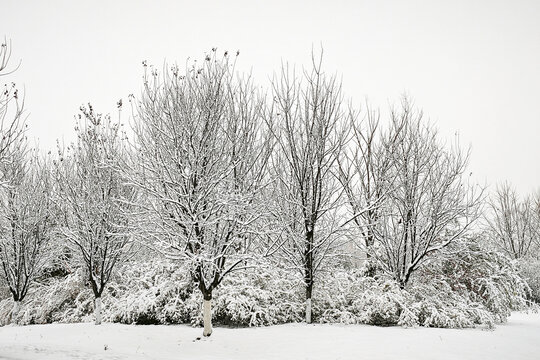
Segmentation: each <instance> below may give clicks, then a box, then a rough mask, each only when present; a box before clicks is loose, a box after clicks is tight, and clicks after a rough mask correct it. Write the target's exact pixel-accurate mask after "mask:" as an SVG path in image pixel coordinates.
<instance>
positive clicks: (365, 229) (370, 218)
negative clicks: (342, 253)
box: [338, 105, 401, 276]
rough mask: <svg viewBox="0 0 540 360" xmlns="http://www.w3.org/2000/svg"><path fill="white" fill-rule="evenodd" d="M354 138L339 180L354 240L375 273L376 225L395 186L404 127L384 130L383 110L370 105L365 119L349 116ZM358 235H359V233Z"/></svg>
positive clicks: (370, 273) (369, 270)
mask: <svg viewBox="0 0 540 360" xmlns="http://www.w3.org/2000/svg"><path fill="white" fill-rule="evenodd" d="M349 119H350V122H349V127H350V129H351V135H352V136H351V140H350V141H349V142H348V144H347V146H346V147H345V151H344V154H343V156H342V157H340V158H339V160H338V163H339V181H340V183H341V186H342V187H343V190H344V192H345V194H346V197H347V202H348V207H349V211H350V213H351V215H352V224H354V227H355V228H356V229H355V230H356V231H354V232H353V235H352V236H353V238H355V239H356V238H359V239H360V240H361V241H353V244H356V245H357V246H358V247H359V248H360V249H361V250H362V251H363V252H365V256H366V262H365V269H366V274H367V275H368V276H374V275H375V273H376V269H377V264H376V259H375V258H374V252H375V244H376V242H377V241H378V240H379V238H378V236H379V235H380V234H378V233H377V227H376V224H377V223H378V221H379V219H380V218H381V216H384V213H383V207H382V203H383V202H384V200H385V197H386V196H388V194H389V192H391V191H392V189H393V186H394V185H393V179H394V178H395V172H392V171H391V169H392V166H393V156H392V150H391V149H392V147H394V146H396V142H397V141H399V134H400V130H401V129H400V128H395V129H394V130H395V131H394V132H391V133H390V132H389V133H386V132H384V130H382V129H381V127H382V125H381V124H380V113H379V112H378V111H374V110H372V109H370V107H369V105H367V106H366V112H365V115H364V118H363V119H361V120H360V118H359V116H358V114H354V113H352V114H351V116H350V117H349ZM357 234H358V235H357Z"/></svg>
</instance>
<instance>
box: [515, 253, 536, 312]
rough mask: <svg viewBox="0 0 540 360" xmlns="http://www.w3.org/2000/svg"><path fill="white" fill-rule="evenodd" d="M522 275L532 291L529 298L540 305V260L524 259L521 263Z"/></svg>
mask: <svg viewBox="0 0 540 360" xmlns="http://www.w3.org/2000/svg"><path fill="white" fill-rule="evenodd" d="M519 268H520V274H521V276H522V278H523V279H524V280H525V281H526V282H527V285H529V288H530V289H531V291H530V293H529V298H530V299H531V300H532V301H534V302H535V303H537V304H539V303H540V259H522V260H520V261H519Z"/></svg>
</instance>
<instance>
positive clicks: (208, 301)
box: [203, 293, 212, 336]
mask: <svg viewBox="0 0 540 360" xmlns="http://www.w3.org/2000/svg"><path fill="white" fill-rule="evenodd" d="M203 324H204V330H203V336H210V335H212V294H211V293H210V294H204V301H203Z"/></svg>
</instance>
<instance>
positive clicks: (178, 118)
mask: <svg viewBox="0 0 540 360" xmlns="http://www.w3.org/2000/svg"><path fill="white" fill-rule="evenodd" d="M237 56H238V53H237ZM235 63H236V58H232V57H231V56H229V54H228V53H227V52H225V55H224V56H223V57H221V58H218V56H217V55H216V50H215V49H213V50H212V52H211V53H210V54H209V55H207V56H206V58H205V60H204V61H203V63H202V64H200V67H196V66H195V65H193V66H186V69H185V73H183V74H182V73H180V70H179V69H178V68H177V67H176V66H174V67H172V69H165V70H164V72H163V75H162V77H160V76H159V75H158V72H157V71H156V70H154V69H150V71H148V67H147V66H146V64H145V69H146V71H145V78H144V80H145V82H144V90H143V94H142V99H141V101H140V103H139V106H138V122H137V124H136V128H135V132H136V133H137V138H138V143H137V148H138V149H137V156H138V158H137V161H136V163H138V164H139V172H140V173H139V177H138V182H137V185H138V186H139V187H140V188H141V189H142V190H143V191H144V193H145V194H146V195H147V198H148V203H147V207H148V210H150V214H153V215H151V217H150V218H151V219H155V221H154V222H153V223H152V228H151V229H150V232H149V233H150V235H151V236H152V237H153V238H154V239H155V240H156V241H157V243H158V244H159V249H161V250H162V252H163V253H164V254H165V255H166V256H168V257H170V258H173V259H178V260H179V261H181V262H184V263H186V264H187V265H188V267H189V269H190V272H191V277H192V279H193V282H194V284H196V286H197V287H198V289H199V290H200V291H201V293H202V295H203V300H204V301H203V312H204V331H203V335H204V336H210V335H211V333H212V323H211V300H212V296H213V291H214V290H215V289H216V288H217V287H218V286H219V284H220V283H221V282H222V280H223V279H224V278H225V277H226V276H227V275H228V274H229V273H230V272H231V271H235V270H239V269H242V268H244V267H245V266H246V261H247V259H248V256H249V253H250V242H251V241H252V239H253V238H254V236H255V235H256V231H255V223H256V222H257V221H258V219H259V218H260V217H261V214H264V211H263V209H262V208H261V205H262V204H261V202H260V201H259V200H260V188H261V187H262V186H263V185H264V176H265V169H266V164H267V159H268V156H269V152H270V147H269V146H268V138H267V136H266V135H265V133H264V131H263V126H262V125H264V121H263V120H262V118H263V116H264V111H265V101H264V97H263V96H260V95H258V92H257V91H256V89H255V88H254V86H253V84H252V82H251V80H250V79H249V78H247V79H245V78H242V77H239V76H238V77H237V74H236V72H235V68H234V66H235Z"/></svg>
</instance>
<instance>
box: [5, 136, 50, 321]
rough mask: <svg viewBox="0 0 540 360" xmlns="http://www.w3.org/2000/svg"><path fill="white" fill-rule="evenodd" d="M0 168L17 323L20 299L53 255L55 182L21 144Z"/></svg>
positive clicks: (8, 271)
mask: <svg viewBox="0 0 540 360" xmlns="http://www.w3.org/2000/svg"><path fill="white" fill-rule="evenodd" d="M0 167H1V171H2V180H3V184H4V186H3V187H2V188H0V264H1V265H2V269H1V270H2V271H1V273H2V275H3V277H4V279H5V281H6V283H7V285H8V287H9V290H10V292H11V294H12V296H13V301H14V306H13V311H12V315H11V319H12V321H13V322H15V321H16V318H17V314H18V309H19V304H20V302H21V301H23V300H24V298H25V297H26V295H27V293H28V290H29V289H30V287H31V285H32V282H33V281H34V280H35V279H36V277H38V276H39V275H40V273H41V270H42V269H43V266H44V265H46V263H47V261H48V255H49V254H50V247H49V245H50V236H51V232H52V227H53V221H54V216H53V213H52V204H51V188H52V184H51V178H50V173H49V172H48V170H49V168H48V167H47V164H46V163H45V162H44V161H43V160H39V158H38V155H37V154H36V152H35V151H31V152H28V151H27V150H26V148H25V147H24V146H22V145H21V146H18V147H17V148H16V149H15V150H14V151H12V152H11V161H9V162H5V163H2V164H1V165H0Z"/></svg>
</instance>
